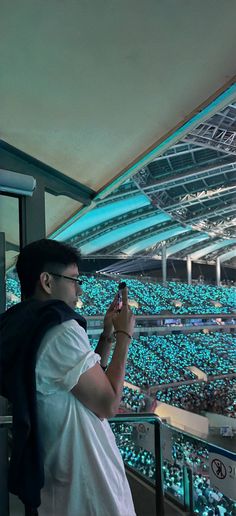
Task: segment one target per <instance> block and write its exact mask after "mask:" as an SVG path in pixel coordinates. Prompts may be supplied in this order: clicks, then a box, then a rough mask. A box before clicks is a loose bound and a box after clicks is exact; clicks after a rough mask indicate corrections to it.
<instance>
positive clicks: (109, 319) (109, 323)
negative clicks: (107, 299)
mask: <svg viewBox="0 0 236 516" xmlns="http://www.w3.org/2000/svg"><path fill="white" fill-rule="evenodd" d="M117 303H118V294H116V295H115V297H114V300H113V301H112V303H111V304H110V306H109V308H108V309H107V311H106V314H105V317H104V321H103V328H104V330H103V332H104V335H106V337H111V335H112V333H113V331H114V326H113V317H114V315H115V313H116V311H117Z"/></svg>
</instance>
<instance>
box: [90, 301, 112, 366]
mask: <svg viewBox="0 0 236 516" xmlns="http://www.w3.org/2000/svg"><path fill="white" fill-rule="evenodd" d="M116 308H117V295H116V296H115V298H114V300H113V302H112V303H111V305H110V306H109V308H108V310H107V312H106V315H105V317H104V321H103V332H102V333H101V335H100V338H99V341H98V344H97V347H96V349H95V353H98V354H99V355H100V357H101V362H100V365H101V367H102V368H103V369H105V368H106V366H107V362H108V359H109V356H110V352H111V346H112V342H113V330H114V327H113V322H112V317H113V316H114V313H115V310H116Z"/></svg>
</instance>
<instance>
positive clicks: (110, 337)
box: [100, 330, 114, 342]
mask: <svg viewBox="0 0 236 516" xmlns="http://www.w3.org/2000/svg"><path fill="white" fill-rule="evenodd" d="M100 339H103V340H106V341H107V342H113V340H114V337H113V332H112V333H107V332H106V331H105V330H103V332H102V333H101V335H100Z"/></svg>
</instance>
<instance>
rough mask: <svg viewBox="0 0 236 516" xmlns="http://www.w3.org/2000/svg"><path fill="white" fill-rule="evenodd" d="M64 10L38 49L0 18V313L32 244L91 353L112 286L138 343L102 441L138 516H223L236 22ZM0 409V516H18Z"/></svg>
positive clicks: (232, 442)
mask: <svg viewBox="0 0 236 516" xmlns="http://www.w3.org/2000/svg"><path fill="white" fill-rule="evenodd" d="M69 4H70V10H69V11H68V10H67V9H66V7H65V5H64V4H63V3H62V4H61V7H60V9H61V10H58V11H57V17H56V20H55V22H54V24H53V26H52V29H51V30H52V32H51V31H50V29H49V27H50V23H49V22H48V23H47V20H46V18H45V14H44V13H43V9H42V8H41V7H40V6H38V8H37V9H36V10H34V8H33V6H32V5H30V2H28V1H27V0H25V2H23V4H22V6H18V5H17V4H16V3H15V11H14V12H13V13H12V12H10V7H8V6H7V4H6V5H5V6H4V17H5V20H6V22H7V26H8V27H10V28H11V30H9V31H6V30H5V31H4V37H3V42H4V45H5V46H4V48H5V49H6V52H8V54H6V55H8V56H10V57H11V59H12V60H11V63H12V66H10V65H9V63H10V60H9V59H7V60H6V62H4V63H3V66H4V71H5V81H3V84H2V85H1V86H0V91H1V97H2V98H3V99H6V98H7V97H9V101H10V102H9V103H8V104H7V105H6V103H4V102H3V113H2V121H1V139H0V289H1V292H2V295H1V300H0V313H3V312H4V311H5V310H6V309H9V308H10V307H12V306H14V305H16V304H17V303H19V302H20V301H21V289H20V283H19V280H18V277H17V274H16V270H15V262H16V258H17V256H18V254H19V251H20V250H21V249H22V248H23V247H24V246H25V245H26V244H28V243H30V242H33V241H34V240H37V239H40V238H45V237H47V238H49V239H53V240H56V241H58V242H64V243H68V244H70V245H72V246H74V247H76V248H77V249H78V250H79V252H80V267H79V271H80V278H81V281H82V295H81V296H80V297H79V299H78V302H77V306H76V312H77V313H78V314H79V315H81V316H83V317H85V318H86V320H87V325H88V329H87V333H88V336H89V340H90V343H91V346H92V348H93V350H95V349H96V346H97V343H98V339H99V335H100V334H101V331H102V329H103V318H104V315H105V313H106V310H107V308H108V307H109V305H110V303H111V301H112V299H113V298H114V296H115V294H116V293H117V292H118V289H119V284H120V282H125V283H126V286H127V288H128V298H129V305H130V307H131V310H132V311H133V313H134V314H135V318H136V325H135V330H134V334H133V338H132V341H131V343H130V346H129V351H128V358H127V364H126V371H125V380H124V386H123V394H122V398H121V403H120V408H119V412H118V414H117V415H116V416H115V417H113V418H111V419H110V420H109V423H110V426H111V428H112V430H113V433H114V435H115V439H116V443H117V445H118V448H119V451H120V454H121V456H122V459H123V461H124V464H125V468H126V473H127V478H128V481H129V484H130V487H131V491H132V495H133V499H134V505H135V510H136V513H137V515H138V516H155V515H160V516H164V515H166V516H168V515H169V516H172V515H184V514H186V515H187V514H189V515H201V516H215V515H220V516H221V515H226V516H235V515H236V501H235V492H236V474H235V468H236V340H235V328H236V215H235V188H236V186H235V174H236V81H235V75H234V74H235V63H234V55H233V54H234V53H233V52H232V48H233V45H235V41H234V38H233V33H234V32H235V30H234V17H235V15H236V9H235V6H234V5H233V4H232V3H230V4H228V7H227V9H225V10H224V9H223V6H222V5H221V2H219V1H218V0H217V2H216V4H217V7H218V11H217V12H218V14H215V19H214V20H213V19H212V6H211V2H210V1H206V2H204V7H203V6H202V7H201V9H199V13H198V12H197V10H196V9H195V7H194V2H185V1H183V2H182V4H183V5H182V9H183V11H182V13H180V9H179V7H177V5H176V4H174V3H173V4H172V6H171V8H170V3H169V2H166V3H165V2H160V5H157V4H156V2H152V1H151V2H150V6H149V7H150V8H151V11H152V16H151V14H150V11H149V9H148V8H145V7H144V6H143V5H142V2H137V3H136V5H134V2H130V3H129V2H128V4H127V3H126V2H119V6H118V5H116V4H115V3H112V4H111V5H109V6H108V5H105V3H104V2H102V3H101V4H102V5H100V6H99V7H98V4H99V3H97V4H96V2H91V5H90V6H89V5H88V4H87V5H85V4H84V5H83V6H82V3H80V2H78V5H75V4H76V3H75V2H69ZM131 4H132V6H131ZM82 7H83V8H82ZM201 11H202V12H201ZM54 14H55V6H54V8H53V6H49V7H48V13H47V16H48V20H50V22H51V23H52V20H53V16H54ZM203 14H204V17H203ZM11 16H12V17H13V19H12V21H14V20H15V23H16V21H17V19H18V20H20V21H21V24H20V26H19V38H18V40H17V41H16V33H15V32H14V30H13V25H14V24H13V25H12V22H11ZM76 16H78V20H79V21H78V24H79V31H78V30H77V25H76V23H75V19H76ZM116 16H117V18H116ZM223 17H224V23H223V22H222V20H223ZM36 18H39V20H40V23H39V25H38V29H37V30H36V33H35V37H34V38H33V39H32V40H31V38H32V26H33V22H34V21H35V20H36ZM115 20H116V21H115ZM117 20H119V23H118V22H117ZM154 20H155V21H154ZM10 22H11V23H10ZM64 22H65V23H64ZM121 24H122V32H123V37H122V38H121V36H120V26H121ZM186 24H187V27H188V31H187V30H186ZM205 24H206V26H207V38H206V39H204V37H202V32H201V31H202V29H203V26H204V27H205ZM177 25H178V27H179V29H178V30H177ZM168 27H171V36H170V38H168V40H167V35H166V32H167V28H168ZM154 28H155V30H154ZM95 29H96V30H95ZM151 29H153V30H151ZM158 30H159V34H160V35H159V36H157V33H158ZM42 31H44V34H45V41H42V39H41V36H42ZM58 31H61V32H60V34H61V40H60V38H59V35H58ZM181 31H182V32H181ZM104 34H105V35H106V37H105V36H104ZM131 35H132V38H131ZM52 36H54V37H55V42H53V41H52ZM108 38H109V39H108ZM29 41H32V48H30V45H28V44H27V43H29ZM108 41H110V42H112V44H111V45H110V47H109V48H110V53H108V52H107V48H108ZM210 41H211V42H212V41H213V42H214V45H212V46H211V45H210V43H209V42H210ZM47 44H48V46H47ZM160 46H161V48H162V49H164V50H163V52H160ZM213 46H214V48H213ZM48 49H49V50H48ZM60 51H61V53H60ZM69 55H71V61H70V60H69V58H68V56H69ZM203 55H204V59H202V56H203ZM55 56H60V59H59V58H58V60H55V67H52V63H53V62H54V58H55ZM25 58H27V59H28V60H27V59H25ZM26 61H27V63H26ZM17 63H18V68H17ZM115 63H116V64H115ZM75 65H76V66H75ZM167 65H168V66H167ZM14 66H15V67H16V69H17V70H18V72H17V74H16V80H15V82H14V81H13V82H12V73H13V71H12V67H13V68H14ZM42 66H43V70H44V72H43V73H42ZM61 70H62V71H63V74H62V76H61V74H60V79H61V83H60V85H59V86H58V90H57V88H56V84H57V85H58V82H57V79H58V74H59V72H61ZM170 70H172V73H173V76H172V77H170ZM79 72H80V73H79ZM82 72H83V73H82ZM45 77H47V80H46V79H45ZM81 77H82V79H81ZM93 77H96V79H97V82H96V81H93V80H92V78H93ZM160 77H161V80H160ZM39 79H40V81H41V82H39ZM123 79H124V80H123ZM59 82H60V81H59ZM196 83H197V85H198V88H196ZM9 84H11V87H10V88H9ZM186 91H188V94H186ZM55 92H56V94H55ZM95 121H96V123H95ZM114 346H115V341H114V342H113V344H112V352H113V350H114ZM111 356H112V353H111ZM0 402H1V403H0V409H1V414H0V445H1V447H2V449H4V450H5V451H4V454H3V455H4V456H3V457H2V458H1V459H0V474H1V478H3V479H4V481H3V482H2V485H1V487H0V507H1V508H2V509H1V510H2V512H1V516H23V514H24V509H23V507H22V505H21V504H20V502H19V501H18V500H17V499H16V497H14V496H13V495H10V497H9V495H8V492H7V468H8V459H7V455H9V454H10V449H11V424H12V420H11V411H10V410H9V407H8V406H7V404H6V400H5V399H3V398H0ZM217 461H218V462H217ZM215 464H216V466H217V467H215V466H214V465H215ZM219 465H221V466H219ZM214 467H215V469H214ZM220 467H221V473H222V472H224V471H225V473H224V474H223V473H222V477H221V475H220ZM43 516H48V515H43ZM65 516H67V515H65ZM68 516H77V515H76V514H73V515H72V514H70V515H68ZM99 516H100V515H99ZM110 516H113V515H112V514H111V515H110ZM121 516H123V515H121Z"/></svg>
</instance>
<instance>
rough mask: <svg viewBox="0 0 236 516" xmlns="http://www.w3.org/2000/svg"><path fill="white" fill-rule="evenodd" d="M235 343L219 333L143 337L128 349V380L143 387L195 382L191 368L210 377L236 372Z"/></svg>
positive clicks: (230, 336) (224, 334) (135, 340)
mask: <svg viewBox="0 0 236 516" xmlns="http://www.w3.org/2000/svg"><path fill="white" fill-rule="evenodd" d="M235 342H236V340H235V335H234V334H231V333H224V332H220V331H218V332H209V333H204V332H202V331H199V332H196V333H189V334H173V333H171V334H168V335H156V334H153V335H145V336H142V335H140V336H139V337H138V338H133V340H132V343H131V345H130V347H129V354H128V362H127V368H126V380H127V381H128V382H130V383H132V384H134V385H137V386H138V387H142V388H148V387H152V386H154V385H163V384H169V383H175V382H183V381H188V380H196V379H197V377H196V375H195V374H194V373H193V372H192V371H191V370H190V369H189V368H190V367H192V366H195V367H197V368H198V369H200V370H201V371H203V372H204V373H206V375H208V376H210V377H212V376H218V375H226V374H231V373H235V364H236V346H235Z"/></svg>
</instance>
